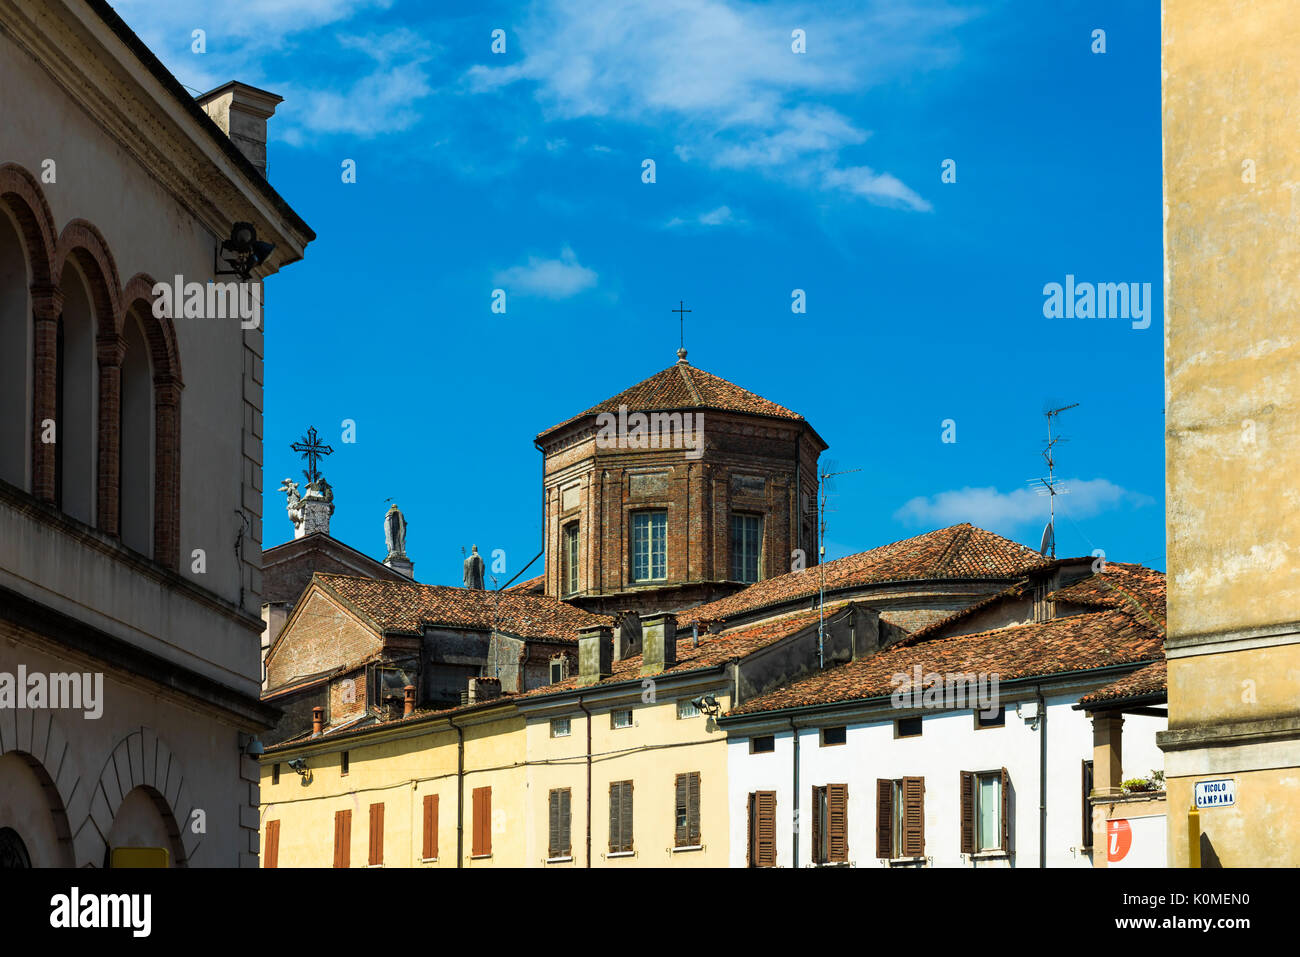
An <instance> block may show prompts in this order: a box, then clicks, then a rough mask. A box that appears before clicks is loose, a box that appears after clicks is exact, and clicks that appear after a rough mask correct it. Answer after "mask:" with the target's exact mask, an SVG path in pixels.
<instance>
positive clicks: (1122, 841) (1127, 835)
mask: <svg viewBox="0 0 1300 957" xmlns="http://www.w3.org/2000/svg"><path fill="white" fill-rule="evenodd" d="M1132 846H1133V828H1131V827H1129V823H1128V821H1125V820H1124V819H1123V818H1120V819H1118V820H1114V821H1107V822H1106V860H1107V861H1110V862H1114V861H1122V860H1124V856H1125V855H1126V854H1128V850H1129V848H1130V847H1132Z"/></svg>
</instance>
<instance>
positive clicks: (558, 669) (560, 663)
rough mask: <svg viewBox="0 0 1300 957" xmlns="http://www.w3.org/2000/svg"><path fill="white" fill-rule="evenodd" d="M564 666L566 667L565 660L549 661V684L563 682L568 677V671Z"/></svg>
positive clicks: (554, 659)
mask: <svg viewBox="0 0 1300 957" xmlns="http://www.w3.org/2000/svg"><path fill="white" fill-rule="evenodd" d="M565 665H566V660H565V659H564V658H552V659H551V684H555V683H556V682H558V681H563V680H564V679H565V678H567V677H568V670H569V669H568V668H567V667H565Z"/></svg>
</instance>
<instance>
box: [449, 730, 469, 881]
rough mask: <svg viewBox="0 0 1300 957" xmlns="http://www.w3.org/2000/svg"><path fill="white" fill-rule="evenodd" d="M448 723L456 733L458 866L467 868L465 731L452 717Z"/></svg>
mask: <svg viewBox="0 0 1300 957" xmlns="http://www.w3.org/2000/svg"><path fill="white" fill-rule="evenodd" d="M447 723H448V724H449V725H451V726H452V728H453V729H454V730H455V732H456V866H457V867H464V866H465V729H464V728H462V727H461V726H460V725H458V724H457V723H456V719H455V718H453V717H452V716H451V715H448V716H447Z"/></svg>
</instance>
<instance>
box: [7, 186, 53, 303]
mask: <svg viewBox="0 0 1300 957" xmlns="http://www.w3.org/2000/svg"><path fill="white" fill-rule="evenodd" d="M0 203H3V204H4V206H6V207H7V208H8V209H9V211H10V212H11V213H13V214H14V218H15V219H16V220H17V221H18V228H19V230H20V231H21V233H22V236H23V242H24V243H25V244H26V246H27V262H28V266H29V267H30V269H31V271H32V276H31V283H32V286H34V287H49V286H52V285H54V276H55V275H56V274H55V272H54V269H53V262H54V255H55V253H54V250H55V244H56V243H57V236H58V230H57V229H56V228H55V226H54V214H53V213H51V212H50V204H49V203H47V202H46V201H45V193H44V192H43V191H42V190H41V184H40V183H39V182H38V181H37V179H36V177H35V176H33V175H32V174H31V173H29V172H28V171H27V170H26V169H24V168H23V167H21V166H19V165H18V164H17V163H5V164H3V165H0Z"/></svg>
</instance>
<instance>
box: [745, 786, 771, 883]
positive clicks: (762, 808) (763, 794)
mask: <svg viewBox="0 0 1300 957" xmlns="http://www.w3.org/2000/svg"><path fill="white" fill-rule="evenodd" d="M746 861H747V863H748V864H749V866H750V867H776V792H775V791H751V792H750V794H749V852H748V854H747V857H746Z"/></svg>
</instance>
